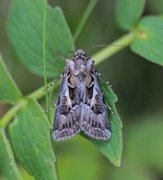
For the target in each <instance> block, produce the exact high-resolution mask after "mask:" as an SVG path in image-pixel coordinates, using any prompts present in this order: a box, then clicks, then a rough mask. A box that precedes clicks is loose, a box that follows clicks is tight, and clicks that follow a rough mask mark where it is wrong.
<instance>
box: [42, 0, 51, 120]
mask: <svg viewBox="0 0 163 180" xmlns="http://www.w3.org/2000/svg"><path fill="white" fill-rule="evenodd" d="M46 14H47V0H45V1H44V13H43V31H42V39H43V46H42V51H43V57H42V61H43V67H44V85H45V87H47V84H48V83H47V63H46ZM45 96H46V109H48V108H49V93H48V91H46V94H45ZM47 117H48V120H49V121H50V114H49V111H47Z"/></svg>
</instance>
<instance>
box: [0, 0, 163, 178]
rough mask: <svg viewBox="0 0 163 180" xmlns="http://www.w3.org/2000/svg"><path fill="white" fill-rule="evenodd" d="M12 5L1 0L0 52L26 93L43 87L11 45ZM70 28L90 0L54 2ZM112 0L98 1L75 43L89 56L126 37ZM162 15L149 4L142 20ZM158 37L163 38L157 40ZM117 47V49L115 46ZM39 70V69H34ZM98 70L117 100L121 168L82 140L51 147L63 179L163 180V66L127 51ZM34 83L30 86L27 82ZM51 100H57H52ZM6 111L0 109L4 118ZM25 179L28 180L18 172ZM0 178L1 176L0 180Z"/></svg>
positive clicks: (158, 5)
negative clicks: (116, 16) (153, 15)
mask: <svg viewBox="0 0 163 180" xmlns="http://www.w3.org/2000/svg"><path fill="white" fill-rule="evenodd" d="M10 3H11V2H10V0H0V52H1V53H2V55H3V58H4V60H5V63H6V64H7V67H8V69H9V71H10V72H11V74H12V76H13V78H14V79H15V81H16V83H17V84H18V87H19V88H20V89H21V90H22V92H23V93H24V94H28V93H30V92H32V91H33V90H35V89H36V88H38V87H40V86H41V85H42V84H43V79H42V78H40V77H38V76H36V75H34V74H32V73H31V72H29V71H28V70H27V69H26V68H25V67H24V66H23V65H22V64H21V63H20V62H19V61H18V58H17V56H16V54H15V52H14V50H13V48H12V47H11V45H10V42H9V40H8V37H7V33H6V23H7V18H8V13H9V6H10ZM50 4H51V5H52V6H56V5H59V6H60V7H61V8H62V9H63V12H64V15H65V18H66V20H67V22H68V25H69V27H70V29H71V32H72V34H73V32H74V31H75V29H76V27H77V25H78V22H79V21H80V19H81V16H82V14H83V12H84V10H85V8H86V7H87V4H88V1H86V0H80V1H72V0H67V1H64V0H56V1H52V0H51V1H50ZM115 5H116V1H115V0H110V1H106V0H100V1H99V2H98V3H97V5H96V7H95V9H94V11H93V13H92V14H91V16H90V18H89V20H88V22H87V24H86V26H85V28H84V30H83V32H82V33H81V35H80V37H79V38H78V40H77V43H76V49H77V48H82V49H84V50H85V51H86V52H87V53H88V54H89V55H90V56H91V55H93V54H94V53H95V52H97V51H99V50H100V48H101V47H93V46H95V45H104V44H109V43H110V42H112V41H113V40H115V39H118V38H119V37H121V35H123V34H124V33H125V32H123V31H121V30H120V29H119V28H118V26H117V25H116V21H115ZM162 12H163V1H162V0H155V1H153V0H147V4H146V7H145V11H144V14H143V15H151V14H156V15H159V14H161V13H162ZM160 38H162V37H160ZM115 48H116V46H115ZM38 68H39V67H38ZM97 69H98V70H99V71H100V72H101V74H102V77H103V79H104V80H106V81H109V82H110V84H112V86H113V89H114V91H115V93H116V94H117V95H118V98H119V101H118V103H117V107H118V111H119V114H120V116H121V119H122V121H123V142H124V150H123V156H122V165H121V167H119V168H116V167H114V166H113V165H112V164H110V162H109V161H108V160H107V159H106V158H104V156H103V155H102V154H101V153H100V152H98V151H97V150H96V148H95V147H94V146H93V145H91V144H90V143H89V142H87V141H86V140H85V139H83V138H82V137H80V136H77V137H75V138H73V139H72V140H69V141H67V142H62V143H55V144H54V146H55V151H56V157H57V165H58V171H59V174H60V178H61V179H63V180H72V179H79V180H80V179H81V180H82V179H84V180H99V179H104V180H108V179H112V180H114V179H115V180H119V179H121V180H130V179H135V180H141V179H142V180H146V179H147V180H148V179H149V180H150V179H154V180H161V179H163V67H161V66H159V65H156V64H153V63H151V62H149V61H147V60H145V59H143V58H141V57H140V56H137V55H135V54H133V53H132V52H130V50H129V49H127V48H126V49H125V50H123V51H122V52H119V53H117V54H116V55H114V56H113V57H111V58H109V59H107V60H106V61H105V62H103V63H102V64H100V65H99V66H98V67H97ZM31 79H32V81H31ZM54 101H55V100H54ZM7 108H8V106H5V105H0V114H1V115H2V114H3V113H4V112H5V111H6V110H7ZM20 169H21V172H22V174H24V179H32V178H31V177H29V176H28V175H27V173H26V172H25V171H24V170H23V169H22V167H20ZM0 179H2V177H0Z"/></svg>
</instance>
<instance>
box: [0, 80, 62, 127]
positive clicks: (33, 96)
mask: <svg viewBox="0 0 163 180" xmlns="http://www.w3.org/2000/svg"><path fill="white" fill-rule="evenodd" d="M49 84H51V83H49ZM59 84H60V81H58V82H56V83H55V87H54V90H55V89H57V88H58V87H59ZM47 86H48V85H47ZM49 90H50V88H49ZM46 91H47V90H45V87H44V86H43V87H41V88H39V89H37V90H36V91H34V92H33V93H31V94H29V95H27V98H31V99H35V100H37V99H40V98H41V97H43V96H45V94H46ZM27 102H28V101H27V100H26V99H22V100H20V101H19V102H18V103H17V104H15V106H13V107H12V108H11V109H10V110H9V111H8V112H7V113H6V114H5V115H4V116H3V117H2V118H1V120H0V127H5V126H7V124H8V123H9V121H10V120H11V119H12V118H13V117H14V116H15V115H16V113H17V112H18V111H19V110H20V109H21V108H22V107H24V106H25V105H26V104H27Z"/></svg>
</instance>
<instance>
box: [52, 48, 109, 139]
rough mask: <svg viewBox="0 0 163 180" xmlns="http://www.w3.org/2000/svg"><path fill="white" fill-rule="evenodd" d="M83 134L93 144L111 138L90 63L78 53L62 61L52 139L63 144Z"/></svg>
mask: <svg viewBox="0 0 163 180" xmlns="http://www.w3.org/2000/svg"><path fill="white" fill-rule="evenodd" d="M81 131H83V132H84V133H85V134H86V135H87V136H89V137H90V138H93V139H96V140H108V139H109V138H110V136H111V126H110V120H109V110H108V107H107V105H106V103H105V100H104V96H103V92H102V90H101V87H100V81H99V73H98V72H97V71H96V70H95V66H94V61H93V59H92V58H90V57H88V56H87V55H86V53H85V52H84V51H83V50H81V49H79V50H77V51H75V53H74V56H73V57H72V58H70V59H67V60H66V68H65V71H64V73H63V79H62V85H61V88H60V92H59V97H58V102H57V106H56V112H55V118H54V129H53V133H52V137H53V139H54V140H56V141H62V140H67V139H70V138H72V137H73V136H75V135H76V134H78V133H80V132H81Z"/></svg>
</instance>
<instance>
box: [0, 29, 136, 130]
mask: <svg viewBox="0 0 163 180" xmlns="http://www.w3.org/2000/svg"><path fill="white" fill-rule="evenodd" d="M133 37H134V32H130V33H128V34H126V35H124V36H123V37H121V38H120V39H118V40H117V41H115V42H113V43H112V44H111V45H109V46H107V47H106V48H104V49H102V50H100V51H99V52H98V53H96V54H95V55H94V56H93V58H94V59H95V60H96V64H100V63H102V62H103V61H104V60H106V59H107V58H109V57H111V56H112V55H113V54H115V53H116V52H118V51H120V50H121V49H123V48H125V47H127V46H129V45H130V43H131V42H132V39H133ZM112 45H113V46H112ZM114 45H124V46H116V48H115V46H114ZM49 84H50V83H49ZM59 84H60V82H59V81H57V82H56V83H55V86H54V90H55V89H57V88H58V87H59ZM47 86H48V85H47ZM50 89H51V88H50ZM50 89H49V90H50ZM45 94H46V91H45V90H44V87H41V88H39V89H38V90H36V91H34V92H33V93H31V94H29V95H28V96H27V98H32V99H35V100H37V99H40V98H41V97H43V96H45ZM25 105H26V101H25V100H24V99H23V100H21V101H19V102H18V103H17V104H16V105H15V106H13V107H12V108H11V109H10V110H9V111H8V112H7V113H6V114H5V115H4V116H3V117H2V119H1V120H0V127H5V126H6V125H7V124H8V122H9V121H10V120H11V119H12V118H13V117H14V116H15V114H16V113H17V111H19V110H20V109H21V108H22V107H23V106H25Z"/></svg>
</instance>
